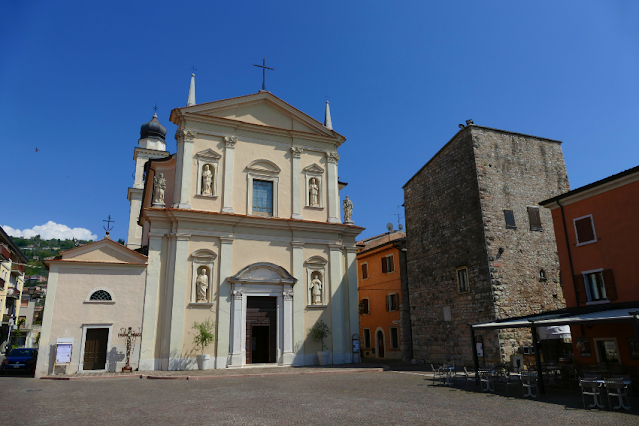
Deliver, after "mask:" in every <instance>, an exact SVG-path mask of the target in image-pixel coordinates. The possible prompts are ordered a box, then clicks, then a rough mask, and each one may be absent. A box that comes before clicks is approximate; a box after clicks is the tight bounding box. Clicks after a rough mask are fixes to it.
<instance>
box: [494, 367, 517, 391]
mask: <svg viewBox="0 0 639 426" xmlns="http://www.w3.org/2000/svg"><path fill="white" fill-rule="evenodd" d="M496 383H499V384H502V385H506V396H508V393H509V389H510V387H511V386H520V385H521V381H520V380H519V377H517V376H511V375H510V373H509V372H508V371H505V372H501V373H500V374H498V375H497V380H496Z"/></svg>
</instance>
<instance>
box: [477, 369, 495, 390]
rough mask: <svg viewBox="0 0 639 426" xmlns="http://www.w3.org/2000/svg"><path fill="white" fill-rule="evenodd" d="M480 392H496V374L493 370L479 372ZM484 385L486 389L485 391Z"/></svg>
mask: <svg viewBox="0 0 639 426" xmlns="http://www.w3.org/2000/svg"><path fill="white" fill-rule="evenodd" d="M478 374H479V390H480V391H481V392H495V373H494V371H492V370H479V373H478ZM484 385H485V386H486V389H484Z"/></svg>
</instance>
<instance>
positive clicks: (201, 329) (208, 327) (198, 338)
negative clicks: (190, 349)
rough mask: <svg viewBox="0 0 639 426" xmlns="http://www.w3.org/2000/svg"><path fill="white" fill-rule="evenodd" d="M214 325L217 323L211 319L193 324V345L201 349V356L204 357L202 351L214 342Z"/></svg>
mask: <svg viewBox="0 0 639 426" xmlns="http://www.w3.org/2000/svg"><path fill="white" fill-rule="evenodd" d="M216 325H217V323H215V322H213V320H211V318H208V319H207V320H206V321H203V322H197V321H196V322H194V323H193V329H194V330H195V331H196V333H195V337H193V343H195V345H196V346H200V347H201V348H202V355H204V349H206V347H207V346H209V345H210V344H211V343H213V341H214V340H215V326H216Z"/></svg>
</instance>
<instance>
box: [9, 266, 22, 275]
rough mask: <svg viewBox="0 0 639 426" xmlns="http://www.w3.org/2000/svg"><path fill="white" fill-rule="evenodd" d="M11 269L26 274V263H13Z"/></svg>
mask: <svg viewBox="0 0 639 426" xmlns="http://www.w3.org/2000/svg"><path fill="white" fill-rule="evenodd" d="M11 271H12V272H13V271H17V272H20V273H21V274H24V265H11Z"/></svg>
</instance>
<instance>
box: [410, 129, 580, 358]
mask: <svg viewBox="0 0 639 426" xmlns="http://www.w3.org/2000/svg"><path fill="white" fill-rule="evenodd" d="M569 189H570V188H569V184H568V177H567V175H566V168H565V164H564V159H563V154H562V150H561V142H559V141H555V140H551V139H546V138H540V137H535V136H529V135H523V134H519V133H513V132H507V131H503V130H497V129H491V128H486V127H481V126H475V125H469V126H467V127H465V128H463V129H462V130H460V131H459V132H458V133H457V134H456V135H455V136H454V137H453V138H452V139H451V140H450V141H449V142H448V143H447V144H446V145H444V147H443V148H442V149H441V150H440V151H439V152H438V153H437V154H435V156H434V157H433V158H432V159H431V160H430V161H429V162H428V163H427V164H426V165H425V166H424V167H422V169H421V170H420V171H419V172H417V173H416V174H415V175H414V176H413V177H412V178H411V179H410V180H409V181H408V183H406V185H405V186H404V198H405V208H406V227H407V247H408V277H409V279H408V283H409V284H408V286H409V287H408V288H409V297H410V311H411V326H412V331H413V350H414V357H415V358H417V359H422V360H425V361H426V362H436V363H439V362H446V361H455V362H456V363H457V365H462V364H463V365H472V346H471V334H470V328H469V324H472V323H477V322H483V321H490V320H495V319H502V318H508V317H516V316H522V315H528V314H532V313H537V312H542V311H546V310H552V309H559V308H562V307H564V305H565V302H564V299H563V296H562V290H561V287H560V282H559V260H558V257H557V248H556V245H555V237H554V229H553V222H552V218H551V215H550V212H549V211H546V209H543V208H540V207H539V205H538V203H539V202H540V201H542V200H545V199H548V198H550V197H553V196H555V195H558V194H560V193H563V192H566V191H568V190H569ZM477 338H478V340H480V339H481V341H482V342H483V347H484V357H483V360H481V359H480V362H481V361H484V362H486V363H488V362H497V361H509V360H510V357H509V356H510V355H512V354H515V353H517V352H518V349H519V346H527V345H530V344H531V342H532V340H531V339H532V336H531V334H530V331H529V329H518V330H501V332H500V333H497V332H496V331H495V332H494V333H492V334H491V333H485V334H483V335H481V336H477Z"/></svg>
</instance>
